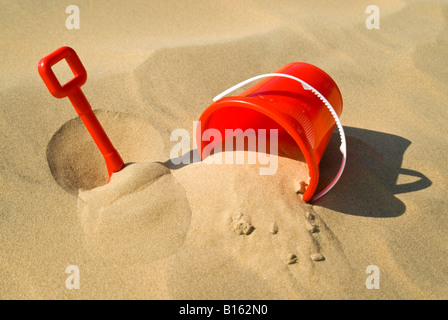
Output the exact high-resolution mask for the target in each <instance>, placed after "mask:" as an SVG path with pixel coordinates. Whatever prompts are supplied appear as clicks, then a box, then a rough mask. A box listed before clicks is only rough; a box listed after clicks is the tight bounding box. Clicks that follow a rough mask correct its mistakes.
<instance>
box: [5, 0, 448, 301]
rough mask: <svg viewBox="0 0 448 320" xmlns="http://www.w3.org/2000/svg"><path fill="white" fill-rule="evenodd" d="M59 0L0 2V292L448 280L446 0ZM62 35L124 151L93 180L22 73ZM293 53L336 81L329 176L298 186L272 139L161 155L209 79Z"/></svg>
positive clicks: (196, 112) (300, 295) (116, 292)
mask: <svg viewBox="0 0 448 320" xmlns="http://www.w3.org/2000/svg"><path fill="white" fill-rule="evenodd" d="M72 4H73V3H71V2H68V1H53V0H52V1H41V0H39V1H31V0H26V1H25V0H24V1H12V0H11V1H5V0H0V30H1V31H0V57H1V59H0V67H1V70H2V72H1V73H0V113H1V116H0V142H1V143H0V149H1V152H0V183H1V192H0V248H1V249H0V299H171V300H174V299H219V300H221V299H282V300H295V299H436V300H438V299H447V298H448V259H447V256H448V235H447V232H446V230H447V228H448V215H447V213H448V210H447V204H448V200H447V199H448V197H447V196H448V194H447V187H446V185H447V183H448V162H447V161H446V159H447V156H446V155H447V152H448V136H447V130H446V126H447V124H448V112H447V107H448V64H447V63H446V57H447V56H448V4H447V3H446V1H436V0H434V1H423V0H422V1H417V0H415V1H404V0H393V1H385V0H381V1H380V0H378V1H375V3H372V2H371V1H354V0H347V1H330V0H326V1H323V0H319V1H293V0H281V1H274V2H273V1H265V0H257V1H255V0H235V1H234V0H229V1H219V0H216V1H203V0H197V1H196V0H195V1H171V0H170V1H138V0H133V1H77V3H76V5H77V7H78V8H79V17H80V25H79V29H68V28H67V25H66V19H67V18H68V17H69V15H70V14H69V13H66V8H67V7H68V6H69V5H72ZM371 4H374V5H376V6H377V7H378V8H379V10H380V15H379V17H380V20H379V21H380V22H379V29H375V28H373V29H369V28H367V26H366V19H368V17H369V13H366V8H367V7H368V6H369V5H371ZM62 46H69V47H71V48H73V49H74V50H75V51H76V52H77V54H78V55H79V57H80V59H81V61H82V63H83V65H84V67H85V68H86V70H87V74H88V79H87V82H86V83H85V85H84V86H83V87H82V90H83V92H84V94H85V96H86V97H87V99H88V100H89V102H90V104H91V106H92V108H93V110H94V112H95V114H96V116H97V118H98V119H99V121H100V122H101V124H102V125H103V127H104V129H105V131H106V132H107V134H108V135H109V137H110V139H111V141H112V142H113V144H114V146H115V147H116V149H117V151H118V152H119V153H120V155H121V156H122V158H123V160H124V162H125V163H126V164H127V165H126V167H125V168H124V169H123V170H121V171H120V172H117V173H114V175H113V176H112V178H111V180H110V182H109V183H107V181H108V174H107V170H106V166H105V164H104V160H103V158H102V156H101V153H100V152H99V151H98V149H97V147H96V146H95V144H94V142H93V140H92V139H91V137H90V135H89V133H88V132H87V130H86V129H85V127H84V125H83V123H82V121H81V119H80V118H79V117H78V116H77V114H76V112H75V110H74V108H73V107H72V105H71V104H70V102H69V100H68V99H67V98H64V99H56V98H55V97H53V96H52V95H51V94H50V93H49V91H48V89H47V88H46V86H45V84H44V83H43V81H42V79H41V77H40V76H39V73H38V71H37V65H38V62H39V60H40V59H41V58H43V57H45V56H46V55H48V54H50V53H51V52H53V51H54V50H56V49H57V48H59V47H62ZM291 62H306V63H309V64H313V65H315V66H317V67H319V68H321V69H322V70H324V71H325V72H326V73H328V74H329V75H330V76H331V77H332V79H333V80H334V81H335V82H336V83H337V85H338V87H339V89H340V91H341V94H342V98H343V112H342V115H341V121H342V124H343V126H344V131H345V135H346V138H347V164H346V168H345V171H344V173H343V175H342V177H341V179H340V181H339V182H338V183H337V184H336V186H335V187H334V188H333V189H332V190H331V191H330V192H329V193H328V194H326V195H325V196H323V197H322V198H320V199H318V200H317V201H314V202H310V203H306V202H304V201H303V200H302V198H301V196H300V192H298V191H300V190H299V189H300V187H299V184H300V182H301V181H302V180H306V179H307V178H308V176H307V174H308V172H307V168H308V167H307V165H306V163H305V162H303V161H297V160H294V159H289V158H284V157H281V156H279V157H278V158H275V160H276V161H278V170H277V172H276V174H274V175H260V174H259V172H260V171H259V169H260V167H261V166H262V164H260V163H257V164H244V165H242V164H231V165H229V164H216V163H215V164H207V163H204V162H198V161H196V162H195V163H191V164H186V165H174V164H173V163H172V161H171V160H173V159H172V157H171V156H170V152H171V150H172V148H173V147H174V146H175V144H176V141H172V139H170V137H171V134H172V132H173V131H174V130H176V129H185V130H186V131H187V132H188V133H189V134H190V136H191V154H192V155H193V153H194V145H193V140H194V137H195V132H194V131H193V125H194V121H197V120H198V119H199V117H200V116H201V114H202V113H203V111H204V110H205V109H206V108H207V107H208V106H209V105H210V104H211V103H212V102H213V101H212V99H213V97H215V96H216V95H217V94H219V93H221V92H222V91H224V90H225V89H227V88H230V87H231V86H233V85H235V84H237V83H239V82H241V81H243V80H246V79H248V78H250V77H252V76H256V75H259V74H265V73H270V72H274V71H275V70H278V69H279V68H281V67H282V66H284V65H286V64H288V63H291ZM64 72H65V73H64ZM57 74H58V76H60V77H67V79H70V77H71V73H70V71H68V68H65V69H64V68H61V69H60V71H58V72H57ZM241 91H242V90H240V91H238V92H241ZM238 92H235V93H232V94H238ZM338 139H339V135H338V132H337V130H335V132H334V134H333V136H332V138H331V140H330V143H329V145H328V147H327V149H326V152H325V153H324V156H323V158H322V161H321V162H320V172H321V177H320V180H319V187H320V188H322V186H324V185H325V184H326V183H328V182H329V181H330V180H331V178H332V177H333V176H334V174H335V171H337V169H338V166H339V163H340V161H341V160H340V159H341V156H340V153H339V150H338V147H339V144H338V141H339V140H338ZM239 152H241V151H239ZM221 155H224V153H223V154H214V155H212V156H211V157H219V156H221ZM241 155H242V156H243V157H246V158H247V157H249V156H250V152H243V153H241ZM302 191H303V190H302ZM70 266H71V267H73V266H75V269H76V270H78V271H79V288H70V286H69V285H68V278H69V277H70V276H71V273H70V271H69V270H73V269H70ZM67 268H69V269H67ZM372 270H373V271H372ZM372 272H373V273H372ZM373 275H375V276H376V277H375V278H372V276H373ZM372 279H373V280H372ZM372 281H373V282H375V285H377V286H378V287H373V288H372V287H371V286H369V284H372V283H373V282H372Z"/></svg>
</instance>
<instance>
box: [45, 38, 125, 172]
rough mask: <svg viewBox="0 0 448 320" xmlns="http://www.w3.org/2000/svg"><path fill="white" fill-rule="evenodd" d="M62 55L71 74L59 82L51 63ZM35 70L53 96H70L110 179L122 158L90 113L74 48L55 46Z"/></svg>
mask: <svg viewBox="0 0 448 320" xmlns="http://www.w3.org/2000/svg"><path fill="white" fill-rule="evenodd" d="M63 59H65V60H66V61H67V63H68V65H69V67H70V69H71V70H72V72H73V74H74V76H75V77H74V78H72V79H71V80H70V81H68V82H67V83H66V84H64V85H62V86H61V84H60V83H59V81H58V79H57V78H56V75H55V74H54V72H53V70H52V69H51V67H52V66H54V65H55V64H56V63H58V62H59V61H61V60H63ZM38 71H39V74H40V76H41V78H42V80H43V81H44V83H45V85H46V86H47V88H48V90H49V91H50V93H51V94H52V95H53V96H54V97H56V98H58V99H61V98H65V97H68V98H69V99H70V102H71V103H72V105H73V107H74V108H75V110H76V112H77V113H78V115H79V117H80V118H81V120H82V121H83V123H84V125H85V126H86V128H87V130H88V131H89V133H90V135H91V136H92V138H93V140H94V141H95V143H96V145H97V146H98V148H99V149H100V151H101V154H102V155H103V157H104V160H105V161H106V166H107V172H108V174H109V179H110V177H111V176H112V173H114V172H118V171H120V170H121V169H123V167H124V162H123V160H122V159H121V157H120V155H119V154H118V152H117V150H116V149H115V148H114V146H113V145H112V142H111V141H110V140H109V137H108V136H107V134H106V132H105V131H104V129H103V127H102V126H101V124H100V122H99V121H98V119H97V117H96V115H95V113H93V111H92V107H91V106H90V104H89V102H88V101H87V98H86V97H85V95H84V93H83V92H82V90H81V86H82V85H84V83H86V80H87V72H86V69H85V68H84V66H83V65H82V63H81V60H80V59H79V57H78V55H77V54H76V52H75V50H73V49H72V48H69V47H61V48H59V49H57V50H56V51H54V52H53V53H51V54H49V55H48V56H46V57H44V58H42V59H41V60H40V61H39V65H38Z"/></svg>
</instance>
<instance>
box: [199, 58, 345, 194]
mask: <svg viewBox="0 0 448 320" xmlns="http://www.w3.org/2000/svg"><path fill="white" fill-rule="evenodd" d="M275 74H277V75H278V74H283V75H285V76H284V77H280V76H272V77H271V76H269V74H268V75H266V76H269V77H267V78H265V79H263V80H261V81H259V82H258V83H256V84H255V85H254V86H252V87H250V88H249V89H247V90H246V91H244V92H243V93H241V94H239V95H238V96H233V97H226V98H222V99H219V100H218V101H215V102H214V103H212V104H211V105H210V106H209V107H208V108H207V109H206V110H205V111H204V112H203V113H202V115H201V117H200V119H199V121H200V123H201V125H200V126H198V131H197V136H196V140H197V146H198V150H199V152H200V156H201V159H202V160H204V159H205V158H206V157H207V156H209V154H205V153H204V152H203V151H204V148H205V147H206V146H207V145H208V144H210V143H211V144H212V145H213V147H215V146H216V145H218V144H220V143H222V141H218V140H217V139H215V140H212V141H203V139H202V137H203V133H204V131H206V130H207V129H210V128H214V129H217V130H219V131H220V133H221V136H222V137H224V138H223V140H226V139H228V138H231V137H228V136H226V132H225V130H226V129H233V130H236V129H241V130H243V131H245V130H246V129H254V130H255V132H258V129H265V130H266V131H267V132H269V131H270V129H277V130H278V147H279V148H278V149H279V150H278V155H279V156H286V157H289V158H295V159H299V160H303V159H304V160H305V161H306V163H307V165H308V168H309V176H310V181H309V185H308V187H307V189H306V191H305V192H304V194H303V200H304V201H306V202H308V201H310V200H311V199H312V197H313V195H314V193H315V191H316V189H317V185H318V182H319V162H320V160H321V158H322V155H323V154H324V152H325V149H326V147H327V144H328V142H329V140H330V138H331V135H332V133H333V131H334V128H335V126H336V124H335V119H337V120H338V116H340V115H341V113H342V96H341V93H340V91H339V88H338V87H337V85H336V83H335V82H334V81H333V79H332V78H331V77H330V76H329V75H328V74H326V73H325V72H324V71H323V70H321V69H319V68H318V67H316V66H313V65H311V64H308V63H303V62H296V63H290V64H288V65H286V66H284V67H283V68H281V69H280V70H278V71H276V72H275ZM275 74H272V75H275ZM288 76H289V77H291V78H293V77H296V78H298V79H296V80H299V79H300V80H302V81H303V82H304V84H301V83H300V82H298V81H293V80H292V79H288V78H286V77H288ZM310 87H311V88H312V89H313V90H310ZM316 91H317V93H316ZM322 96H323V97H324V98H323V97H322ZM325 99H326V100H327V101H325ZM328 103H329V104H331V106H332V107H333V109H334V111H333V112H336V114H337V116H336V115H332V113H331V112H330V111H329V108H331V106H330V107H329V106H328ZM339 128H340V130H339V131H341V129H342V126H340V127H339ZM341 138H342V134H341ZM344 139H345V138H344ZM341 147H342V145H341ZM344 148H345V140H344ZM207 150H210V147H209V148H207ZM341 151H342V148H341ZM344 164H345V158H344ZM342 170H343V166H342V167H341V170H340V173H342Z"/></svg>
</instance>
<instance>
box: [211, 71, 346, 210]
mask: <svg viewBox="0 0 448 320" xmlns="http://www.w3.org/2000/svg"><path fill="white" fill-rule="evenodd" d="M268 77H283V78H288V79H292V80H295V81H297V82H299V83H300V84H301V85H302V87H303V89H305V90H310V91H311V92H312V93H314V94H315V95H316V96H317V97H318V98H319V99H320V100H321V101H322V102H323V103H324V104H325V106H326V107H327V109H328V111H330V113H331V115H332V116H333V118H334V121H335V122H336V126H337V127H338V131H339V135H340V138H341V145H340V147H339V150H340V151H341V153H342V162H341V166H340V168H339V171H338V173H337V174H336V176H335V177H334V178H333V180H332V181H331V182H330V183H329V184H328V186H326V187H325V188H324V189H323V190H322V191H321V192H319V193H318V194H317V195H315V196H313V197H312V198H311V201H316V200H317V199H319V198H321V197H322V196H324V195H325V194H326V193H327V192H328V191H330V190H331V189H332V188H333V187H334V186H335V185H336V183H337V182H338V181H339V178H340V177H341V175H342V172H343V171H344V168H345V163H346V161H347V143H346V139H345V133H344V128H343V127H342V124H341V121H340V120H339V117H338V115H337V113H336V111H335V110H334V108H333V107H332V105H331V104H330V102H328V100H327V99H326V98H325V97H324V96H323V95H322V94H321V93H320V92H319V91H317V90H316V89H315V88H313V87H312V86H310V85H309V84H308V83H306V82H305V81H303V80H302V79H299V78H297V77H294V76H291V75H289V74H284V73H266V74H261V75H258V76H255V77H252V78H250V79H247V80H244V81H242V82H240V83H238V84H236V85H234V86H233V87H231V88H229V89H227V90H225V91H223V92H221V93H220V94H218V95H217V96H216V97H214V98H213V101H218V100H220V99H222V98H223V97H224V96H226V95H228V94H229V93H231V92H233V91H235V90H237V89H239V88H241V87H242V86H245V85H246V84H248V83H250V82H253V81H256V80H259V79H263V78H268Z"/></svg>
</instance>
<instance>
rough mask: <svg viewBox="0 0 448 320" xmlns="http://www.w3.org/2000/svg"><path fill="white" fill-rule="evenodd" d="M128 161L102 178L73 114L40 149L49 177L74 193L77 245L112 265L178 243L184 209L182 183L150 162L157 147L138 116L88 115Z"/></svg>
mask: <svg viewBox="0 0 448 320" xmlns="http://www.w3.org/2000/svg"><path fill="white" fill-rule="evenodd" d="M95 113H96V115H97V117H98V119H99V121H100V122H101V123H102V125H103V127H104V129H105V131H106V132H107V133H108V135H109V137H110V139H111V141H112V142H113V143H114V145H115V147H116V149H117V150H118V152H119V153H120V154H121V156H122V158H123V160H124V161H125V162H127V161H134V162H133V163H128V164H127V165H126V167H125V168H124V169H122V170H121V171H120V172H117V173H114V174H113V176H112V178H111V180H110V182H109V183H106V182H107V179H108V175H107V170H106V166H105V164H104V159H103V158H102V156H101V154H100V152H99V150H98V149H97V147H96V145H95V144H94V142H93V141H92V138H91V137H90V135H89V134H88V132H87V130H86V129H85V127H84V125H83V123H82V121H81V120H80V119H79V118H76V119H73V120H70V121H68V122H67V123H65V124H64V125H63V126H62V127H61V128H60V129H59V130H58V131H57V132H56V133H55V135H54V136H53V138H52V139H51V141H50V143H49V144H48V147H47V159H48V164H49V166H50V169H51V172H52V174H53V177H54V179H55V180H56V182H57V183H58V184H59V185H60V186H61V187H63V188H64V189H65V190H66V191H67V192H69V193H71V194H74V195H78V213H79V218H80V221H81V225H82V228H83V231H84V240H85V241H84V242H85V248H86V249H87V251H88V253H89V254H90V256H91V257H92V258H97V259H100V261H101V260H102V261H104V260H106V261H113V262H114V263H119V262H121V263H126V264H127V263H129V264H131V263H135V262H149V261H153V260H156V259H160V258H163V257H166V256H169V255H171V254H173V253H174V252H176V251H177V250H178V249H179V248H180V246H181V245H182V244H183V242H184V239H185V236H186V233H187V229H188V227H189V224H190V217H191V211H190V207H189V204H188V201H187V197H186V195H185V192H184V189H183V187H182V186H181V185H180V184H179V183H178V182H177V180H176V179H175V178H174V176H173V175H172V174H171V172H170V170H169V169H168V168H167V167H165V166H164V165H162V164H160V163H156V162H155V161H156V160H158V159H160V154H161V153H162V151H163V143H162V139H161V138H160V135H159V134H158V132H157V131H156V130H155V129H154V128H153V127H152V126H151V125H150V124H149V123H148V122H146V121H145V120H142V119H139V118H136V117H134V116H131V115H127V114H124V113H117V112H109V111H96V112H95Z"/></svg>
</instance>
